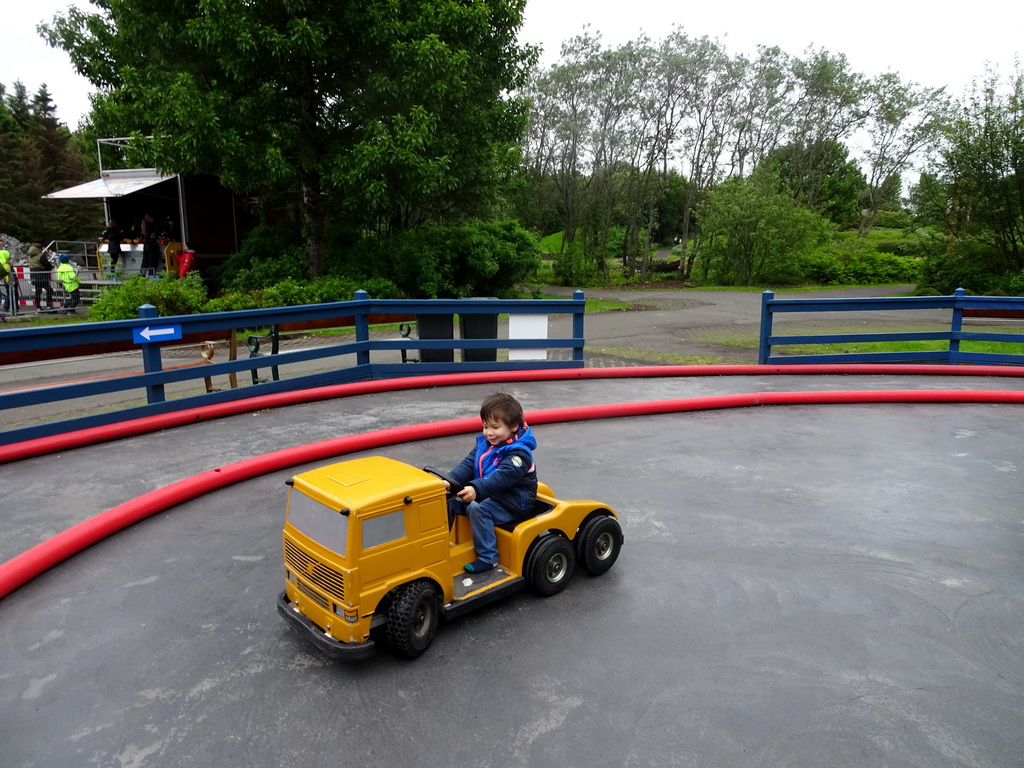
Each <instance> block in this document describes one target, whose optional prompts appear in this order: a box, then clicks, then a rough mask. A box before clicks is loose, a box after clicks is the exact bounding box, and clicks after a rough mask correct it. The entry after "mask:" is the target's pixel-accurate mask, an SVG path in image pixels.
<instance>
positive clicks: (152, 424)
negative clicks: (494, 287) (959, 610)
mask: <svg viewBox="0 0 1024 768" xmlns="http://www.w3.org/2000/svg"><path fill="white" fill-rule="evenodd" d="M766 374H767V375H785V374H790V375H814V376H822V375H837V374H849V375H864V374H870V375H885V374H889V375H893V374H894V375H906V376H922V375H925V376H928V375H931V376H937V375H943V376H1009V377H1013V376H1017V377H1019V376H1024V368H1021V367H1017V368H1014V367H1008V366H999V365H972V366H965V365H901V364H888V365H880V364H845V365H838V364H833V365H664V366H659V365H653V366H638V367H636V368H574V369H564V368H563V369H554V370H543V371H484V372H479V373H454V374H443V375H435V376H413V377H409V378H403V379H381V380H377V381H365V382H354V383H349V384H334V385H331V386H327V387H316V388H313V389H301V390H295V391H293V392H279V393H276V394H272V395H260V396H256V397H251V398H247V399H245V400H235V401H232V402H229V403H217V404H214V405H203V406H198V407H196V408H189V409H185V410H181V411H176V412H174V413H166V414H160V415H157V416H147V417H145V418H141V419H132V420H129V421H122V422H118V423H116V424H107V425H105V426H102V427H91V428H89V429H82V430H77V431H74V432H66V433H64V434H60V435H52V436H50V437H41V438H37V439H35V440H24V441H22V442H18V443H12V444H10V445H4V446H0V463H4V464H7V463H10V462H12V461H20V460H22V459H28V458H32V457H35V456H46V455H49V454H51V453H57V452H59V451H66V450H70V449H72V448H80V447H82V446H87V445H96V444H99V443H105V442H109V441H111V440H119V439H121V438H124V437H132V436H134V435H141V434H146V433H149V432H156V431H158V430H161V429H171V428H173V427H180V426H184V425H187V424H197V423H199V422H201V421H208V420H210V419H219V418H223V417H225V416H234V415H237V414H239V413H250V412H252V411H260V410H264V409H266V408H279V407H283V406H288V405H297V404H300V403H310V402H315V401H317V400H329V399H334V398H338V397H351V396H354V395H366V394H372V393H375V392H392V391H399V390H406V389H421V388H426V387H451V386H459V385H464V384H489V383H504V382H512V381H564V380H572V379H580V380H583V379H621V378H667V377H675V376H761V375H766Z"/></svg>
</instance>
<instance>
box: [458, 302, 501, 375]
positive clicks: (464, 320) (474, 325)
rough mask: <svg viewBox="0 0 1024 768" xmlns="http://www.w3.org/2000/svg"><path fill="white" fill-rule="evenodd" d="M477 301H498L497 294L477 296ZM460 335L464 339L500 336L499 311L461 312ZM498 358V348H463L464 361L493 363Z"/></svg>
mask: <svg viewBox="0 0 1024 768" xmlns="http://www.w3.org/2000/svg"><path fill="white" fill-rule="evenodd" d="M474 300H475V301H480V300H484V301H497V300H498V299H497V297H495V296H485V297H477V298H475V299H474ZM459 335H460V336H461V337H462V338H464V339H496V338H498V313H497V312H493V313H491V312H472V313H469V312H460V313H459ZM497 359H498V350H497V349H463V350H462V362H464V363H493V362H495V361H496V360H497Z"/></svg>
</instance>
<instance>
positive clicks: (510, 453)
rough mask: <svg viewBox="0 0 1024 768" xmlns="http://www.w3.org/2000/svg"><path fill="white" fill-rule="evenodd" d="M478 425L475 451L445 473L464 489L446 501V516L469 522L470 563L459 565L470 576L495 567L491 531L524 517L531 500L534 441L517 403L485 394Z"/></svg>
mask: <svg viewBox="0 0 1024 768" xmlns="http://www.w3.org/2000/svg"><path fill="white" fill-rule="evenodd" d="M480 422H481V430H480V434H479V435H477V438H476V446H475V447H474V448H473V450H471V451H470V452H469V453H468V454H467V455H466V458H464V459H463V460H462V462H461V463H460V464H459V465H458V466H457V467H455V469H453V470H452V471H451V472H450V475H451V477H452V479H453V480H455V481H456V482H457V483H459V484H460V485H464V486H465V487H464V488H463V489H462V490H461V491H459V492H458V495H457V498H454V499H452V500H451V501H450V502H449V511H450V512H452V513H454V514H457V515H466V516H468V517H469V521H470V524H471V527H472V530H473V546H474V548H475V549H476V560H474V561H473V562H471V563H467V564H466V566H465V568H466V570H467V571H469V572H470V573H483V572H485V571H489V570H491V569H492V568H493V567H494V566H495V565H497V564H498V538H497V535H496V534H495V532H494V526H496V525H502V524H504V523H510V522H512V521H513V520H522V519H525V518H527V517H530V515H532V514H533V504H534V500H535V499H536V498H537V469H536V466H535V465H534V462H533V451H534V449H536V447H537V440H536V438H534V436H533V432H531V431H530V427H529V426H527V424H526V421H525V419H524V418H523V407H522V406H521V405H520V404H519V401H518V400H516V399H515V398H514V397H512V395H507V394H505V393H504V392H496V393H494V394H493V395H489V396H488V397H487V398H486V399H485V400H484V402H483V404H482V405H481V406H480ZM446 485H447V483H446Z"/></svg>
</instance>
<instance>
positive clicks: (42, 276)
mask: <svg viewBox="0 0 1024 768" xmlns="http://www.w3.org/2000/svg"><path fill="white" fill-rule="evenodd" d="M28 268H29V273H30V274H31V277H32V287H33V288H34V289H35V306H36V312H39V311H41V310H42V308H43V307H42V304H41V302H42V299H43V292H44V291H45V292H46V308H47V309H53V286H51V285H50V269H51V265H50V261H49V259H47V258H46V255H45V254H44V253H43V250H42V246H41V245H39V243H32V245H30V246H29V247H28Z"/></svg>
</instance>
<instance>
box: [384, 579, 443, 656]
mask: <svg viewBox="0 0 1024 768" xmlns="http://www.w3.org/2000/svg"><path fill="white" fill-rule="evenodd" d="M440 616H441V597H440V594H439V593H438V590H437V587H436V586H435V585H434V584H432V583H431V582H429V581H414V582H412V583H411V584H403V585H402V586H400V587H398V589H397V590H396V594H395V597H394V599H393V600H392V601H391V605H390V606H389V607H388V618H387V623H386V624H385V629H384V636H385V638H386V640H387V644H388V646H389V647H390V648H391V650H393V651H394V652H395V653H397V654H399V655H401V656H405V657H406V658H407V659H415V658H416V657H417V656H419V655H420V654H422V653H423V652H424V651H425V650H427V648H428V647H429V646H430V643H431V641H432V640H433V639H434V635H435V634H436V633H437V624H438V620H439V618H440Z"/></svg>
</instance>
